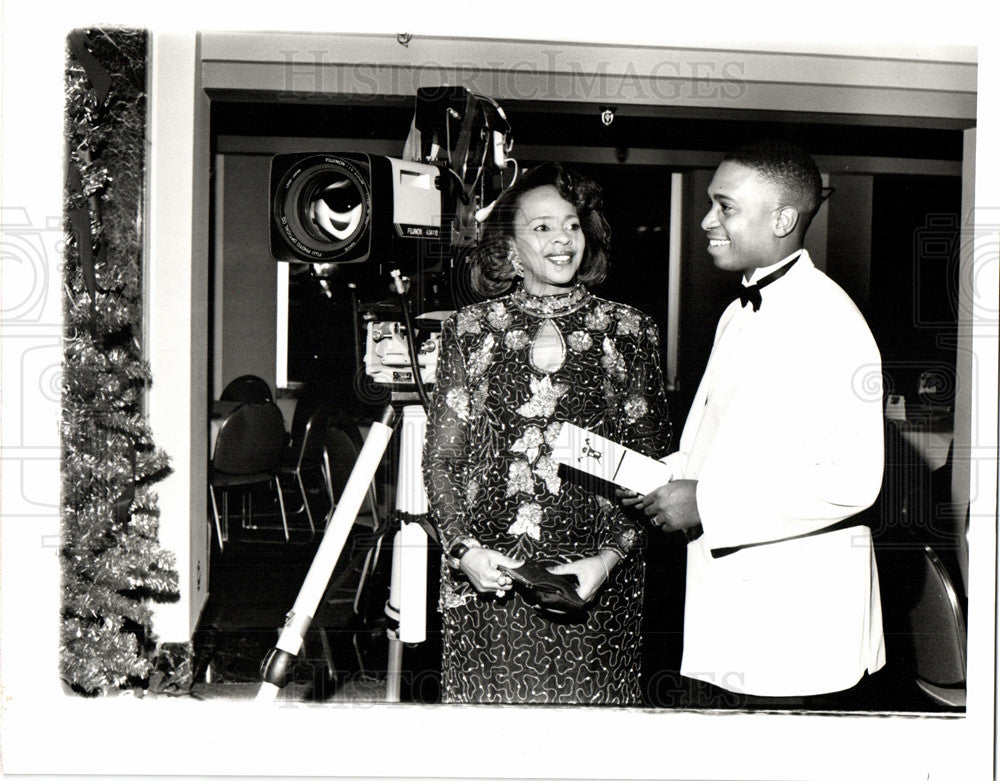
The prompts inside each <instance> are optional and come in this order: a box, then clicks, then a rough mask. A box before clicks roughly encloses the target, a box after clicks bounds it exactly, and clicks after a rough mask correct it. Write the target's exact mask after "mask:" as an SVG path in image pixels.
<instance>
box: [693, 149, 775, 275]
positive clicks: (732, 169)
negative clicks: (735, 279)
mask: <svg viewBox="0 0 1000 781" xmlns="http://www.w3.org/2000/svg"><path fill="white" fill-rule="evenodd" d="M708 197H709V199H710V200H711V201H712V206H711V208H710V209H709V211H708V214H706V215H705V218H704V219H703V220H702V221H701V228H702V230H703V231H705V233H706V234H707V236H708V252H709V254H710V255H711V256H712V258H713V260H714V261H715V265H716V266H718V267H719V268H721V269H725V270H726V271H742V272H743V273H744V276H746V277H747V278H749V277H750V275H751V274H752V273H753V270H754V269H756V268H760V267H761V266H769V265H771V264H772V263H776V262H778V261H779V260H781V254H780V253H781V248H780V246H779V245H780V241H779V237H778V236H777V235H776V234H775V226H776V222H775V221H776V218H777V214H778V210H779V208H780V206H781V193H780V190H779V188H778V187H777V186H776V185H775V184H774V183H773V182H771V181H770V180H769V179H767V178H766V177H764V176H763V175H761V174H760V173H758V172H757V171H755V170H754V169H753V168H748V167H746V166H745V165H741V164H740V163H735V162H733V161H731V160H727V161H725V162H723V163H722V165H720V166H719V168H718V169H717V170H716V172H715V176H713V177H712V181H711V183H710V184H709V185H708Z"/></svg>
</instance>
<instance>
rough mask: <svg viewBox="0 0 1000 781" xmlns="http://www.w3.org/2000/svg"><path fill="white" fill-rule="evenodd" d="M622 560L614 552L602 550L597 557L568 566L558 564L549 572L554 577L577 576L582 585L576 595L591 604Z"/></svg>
mask: <svg viewBox="0 0 1000 781" xmlns="http://www.w3.org/2000/svg"><path fill="white" fill-rule="evenodd" d="M620 560H621V557H620V556H619V555H618V554H617V553H615V552H614V551H613V550H602V551H601V552H600V553H598V554H597V555H596V556H587V557H586V558H583V559H577V560H576V561H571V562H569V563H568V564H557V565H555V566H554V567H549V572H551V573H552V574H553V575H576V579H577V580H578V581H579V583H580V585H579V586H577V589H576V593H577V594H579V595H580V599H582V600H583V601H584V602H589V601H590V600H591V599H593V597H594V594H596V593H597V590H598V589H599V588H600V587H601V586H602V585H604V581H606V580H607V579H608V577H609V575H610V574H611V570H612V569H614V567H615V565H616V564H617V563H618V562H619V561H620Z"/></svg>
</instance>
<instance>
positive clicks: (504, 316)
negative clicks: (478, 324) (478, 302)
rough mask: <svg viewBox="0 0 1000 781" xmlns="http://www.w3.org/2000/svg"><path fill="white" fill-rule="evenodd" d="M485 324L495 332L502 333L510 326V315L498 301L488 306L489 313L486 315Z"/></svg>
mask: <svg viewBox="0 0 1000 781" xmlns="http://www.w3.org/2000/svg"><path fill="white" fill-rule="evenodd" d="M486 322H488V323H489V324H490V327H491V328H493V329H494V330H496V331H503V330H505V329H506V328H508V327H509V326H510V314H508V312H507V307H506V306H504V304H503V303H502V302H500V301H496V302H494V303H492V304H490V308H489V312H488V313H487V314H486Z"/></svg>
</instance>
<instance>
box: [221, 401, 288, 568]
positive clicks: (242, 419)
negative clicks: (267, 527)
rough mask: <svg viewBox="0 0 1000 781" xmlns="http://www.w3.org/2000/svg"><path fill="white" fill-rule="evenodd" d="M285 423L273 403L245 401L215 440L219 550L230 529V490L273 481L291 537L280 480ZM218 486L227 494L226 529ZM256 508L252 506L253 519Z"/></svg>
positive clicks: (283, 519) (227, 420) (286, 527)
mask: <svg viewBox="0 0 1000 781" xmlns="http://www.w3.org/2000/svg"><path fill="white" fill-rule="evenodd" d="M285 436H286V434H285V422H284V418H283V417H282V415H281V410H279V409H278V407H277V406H276V405H274V404H273V403H272V404H244V405H243V406H240V407H237V408H236V409H235V410H234V411H233V412H232V414H230V415H229V417H227V418H226V419H225V420H224V421H223V423H222V426H221V428H220V429H219V432H218V435H217V436H216V440H215V449H214V452H213V454H212V462H211V465H210V469H209V493H210V495H211V497H212V513H213V515H214V516H215V531H216V534H217V535H218V542H219V550H220V551H221V550H223V547H224V543H225V541H226V540H227V539H228V536H229V535H228V529H229V490H230V489H232V488H237V487H239V488H249V487H252V486H254V485H259V484H264V483H270V484H272V485H273V486H274V488H275V493H276V494H277V496H278V505H279V507H280V508H281V522H282V526H283V527H284V530H285V539H286V540H287V539H288V519H287V517H286V515H285V501H284V498H283V497H282V495H281V486H280V484H279V482H278V470H279V468H280V465H281V458H282V455H283V453H284V450H285ZM217 489H220V490H222V491H223V492H224V494H223V503H224V504H223V518H224V519H225V527H226V528H225V532H224V531H223V525H222V523H221V521H220V518H219V508H218V504H217V500H216V496H215V492H216V490H217ZM252 513H253V508H252V506H251V519H252Z"/></svg>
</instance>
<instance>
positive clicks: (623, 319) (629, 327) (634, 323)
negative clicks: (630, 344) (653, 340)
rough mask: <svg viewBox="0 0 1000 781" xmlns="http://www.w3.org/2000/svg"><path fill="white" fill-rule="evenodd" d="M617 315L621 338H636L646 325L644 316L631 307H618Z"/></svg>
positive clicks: (618, 330)
mask: <svg viewBox="0 0 1000 781" xmlns="http://www.w3.org/2000/svg"><path fill="white" fill-rule="evenodd" d="M615 314H616V315H617V316H618V328H617V333H618V335H619V336H634V335H636V334H638V333H639V329H640V328H642V327H643V326H644V325H645V322H644V318H643V316H642V315H640V314H639V313H638V312H637V311H635V310H634V309H631V308H629V307H624V306H623V307H618V309H617V310H616V312H615Z"/></svg>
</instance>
